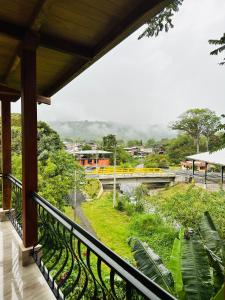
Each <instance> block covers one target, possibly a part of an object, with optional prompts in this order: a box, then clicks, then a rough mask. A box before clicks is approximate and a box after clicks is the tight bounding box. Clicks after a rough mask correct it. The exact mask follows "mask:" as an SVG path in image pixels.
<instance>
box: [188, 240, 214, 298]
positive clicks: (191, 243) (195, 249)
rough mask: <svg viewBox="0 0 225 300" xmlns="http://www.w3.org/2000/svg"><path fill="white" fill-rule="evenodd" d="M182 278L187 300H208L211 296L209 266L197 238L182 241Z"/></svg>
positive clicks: (211, 287) (205, 254)
mask: <svg viewBox="0 0 225 300" xmlns="http://www.w3.org/2000/svg"><path fill="white" fill-rule="evenodd" d="M182 278H183V285H184V291H185V294H186V299H187V300H189V299H190V300H209V299H210V298H211V296H212V294H213V286H212V279H211V274H210V265H209V261H208V256H207V253H206V251H205V249H204V246H203V245H202V243H201V241H200V239H199V236H193V237H191V238H190V239H188V240H186V239H183V243H182Z"/></svg>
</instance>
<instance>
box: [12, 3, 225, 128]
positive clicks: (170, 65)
mask: <svg viewBox="0 0 225 300" xmlns="http://www.w3.org/2000/svg"><path fill="white" fill-rule="evenodd" d="M173 23H174V25H175V27H174V29H171V30H170V31H169V33H161V34H160V35H159V36H158V37H156V38H155V37H154V38H143V39H141V40H138V36H139V34H140V33H141V32H142V31H143V29H144V27H142V28H140V29H139V30H137V31H136V32H135V33H133V34H132V35H131V36H130V37H128V38H127V39H126V40H125V41H123V42H122V43H120V44H119V45H118V46H117V47H115V48H114V49H113V50H111V51H110V52H109V53H108V54H106V55H105V56H104V57H103V58H101V59H100V60H99V61H98V62H96V63H95V64H94V65H93V66H91V67H90V68H89V69H88V70H86V71H85V72H84V73H82V74H81V75H80V76H79V77H77V78H76V79H75V80H73V81H72V82H71V83H70V84H68V85H67V86H66V87H65V88H63V89H62V90H61V91H60V92H58V93H57V94H55V95H54V96H53V97H52V105H51V106H47V105H40V106H38V118H39V119H41V120H45V121H77V120H78V121H79V120H90V121H95V120H98V121H113V122H118V123H123V124H131V125H134V126H139V127H140V128H141V127H143V128H144V127H145V126H148V125H152V124H162V125H167V124H168V123H170V122H171V121H174V120H176V119H177V117H178V116H179V115H180V114H182V113H183V112H184V111H186V110H187V109H189V108H195V107H199V108H209V109H211V110H213V111H216V113H218V114H222V113H225V107H224V98H225V88H224V87H225V84H224V83H225V66H224V67H221V66H219V65H218V62H220V61H221V60H222V59H223V57H224V56H225V53H224V55H221V56H210V55H209V53H210V50H212V49H213V47H212V46H211V45H209V44H208V40H209V39H214V38H215V39H217V38H220V37H221V36H222V35H223V33H224V30H225V28H224V26H225V1H224V0H184V4H183V5H182V7H181V8H180V11H179V12H178V13H177V14H176V15H175V16H174V20H173ZM13 110H14V111H16V112H19V111H20V106H19V103H18V104H14V107H13Z"/></svg>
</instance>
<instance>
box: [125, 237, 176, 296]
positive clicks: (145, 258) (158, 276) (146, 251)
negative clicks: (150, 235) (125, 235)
mask: <svg viewBox="0 0 225 300" xmlns="http://www.w3.org/2000/svg"><path fill="white" fill-rule="evenodd" d="M128 243H129V245H130V246H131V249H132V252H134V258H135V260H136V262H137V267H138V269H139V270H140V271H141V272H143V273H144V274H145V275H146V276H147V277H149V278H150V279H152V280H153V281H154V282H156V283H157V284H159V285H160V286H161V287H163V288H164V289H166V290H167V291H169V292H170V293H172V288H173V286H174V281H173V277H172V274H171V272H170V271H169V270H168V269H167V268H166V267H165V266H164V265H163V263H162V260H161V258H160V257H159V256H158V255H157V254H155V253H154V251H153V250H152V249H151V248H150V247H149V246H148V244H147V243H143V242H141V241H140V240H138V239H136V238H130V239H129V241H128Z"/></svg>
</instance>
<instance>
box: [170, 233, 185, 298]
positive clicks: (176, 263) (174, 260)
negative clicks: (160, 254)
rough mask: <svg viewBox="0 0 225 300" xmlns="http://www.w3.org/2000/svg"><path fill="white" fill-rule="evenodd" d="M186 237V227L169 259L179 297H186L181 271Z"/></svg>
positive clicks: (175, 242)
mask: <svg viewBox="0 0 225 300" xmlns="http://www.w3.org/2000/svg"><path fill="white" fill-rule="evenodd" d="M183 237H184V229H183V228H182V229H181V230H180V234H179V239H177V238H176V239H175V240H174V242H173V249H172V253H171V256H170V261H169V266H168V267H169V270H170V271H171V273H172V275H173V279H174V283H175V285H174V286H175V291H176V294H177V295H178V296H179V299H184V291H183V280H182V273H181V244H182V243H181V241H182V239H183Z"/></svg>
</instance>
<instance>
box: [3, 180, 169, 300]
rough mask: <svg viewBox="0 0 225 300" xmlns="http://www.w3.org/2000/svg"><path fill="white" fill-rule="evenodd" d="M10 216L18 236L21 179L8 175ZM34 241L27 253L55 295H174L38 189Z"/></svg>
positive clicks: (34, 196)
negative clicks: (115, 251) (88, 230)
mask: <svg viewBox="0 0 225 300" xmlns="http://www.w3.org/2000/svg"><path fill="white" fill-rule="evenodd" d="M9 180H10V181H11V184H12V209H11V210H10V212H9V219H10V221H11V222H12V224H13V226H14V227H15V229H16V231H17V232H18V234H19V235H20V236H21V237H22V184H21V182H20V181H18V180H17V179H16V178H15V177H13V176H9ZM31 196H32V199H33V201H34V202H35V203H36V205H37V211H38V243H37V245H34V247H33V251H32V253H31V255H32V256H33V258H34V260H35V262H36V263H37V265H38V267H39V269H40V271H41V272H42V274H43V275H44V277H45V279H46V281H47V283H48V285H49V287H50V288H51V290H52V291H53V293H54V295H55V297H56V299H68V300H72V299H73V300H74V299H96V300H97V299H107V300H111V299H134V300H141V299H152V300H158V299H165V300H172V299H175V298H174V297H173V296H171V295H170V294H169V293H167V292H166V291H165V290H163V289H162V288H161V287H159V286H158V285H157V284H156V283H154V282H153V281H152V280H150V279H149V278H148V277H146V276H145V275H144V274H143V273H141V272H140V271H139V270H137V269H136V268H134V267H133V266H132V265H130V264H129V263H128V262H126V261H125V260H123V259H122V258H121V257H119V256H118V255H117V254H115V253H114V252H113V251H111V250H110V249H109V248H107V247H106V246H105V245H103V244H102V243H101V242H100V241H99V240H97V239H96V238H94V237H93V236H92V235H91V234H89V233H88V232H87V231H85V230H84V229H83V228H81V227H80V226H79V225H78V224H76V223H74V222H73V221H72V220H70V219H69V218H67V217H66V216H65V215H64V214H63V213H62V212H61V211H59V210H58V209H57V208H55V207H54V206H52V205H51V204H50V203H49V202H48V201H46V200H45V199H43V198H42V197H40V196H39V195H38V194H37V193H33V194H32V195H31Z"/></svg>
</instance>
